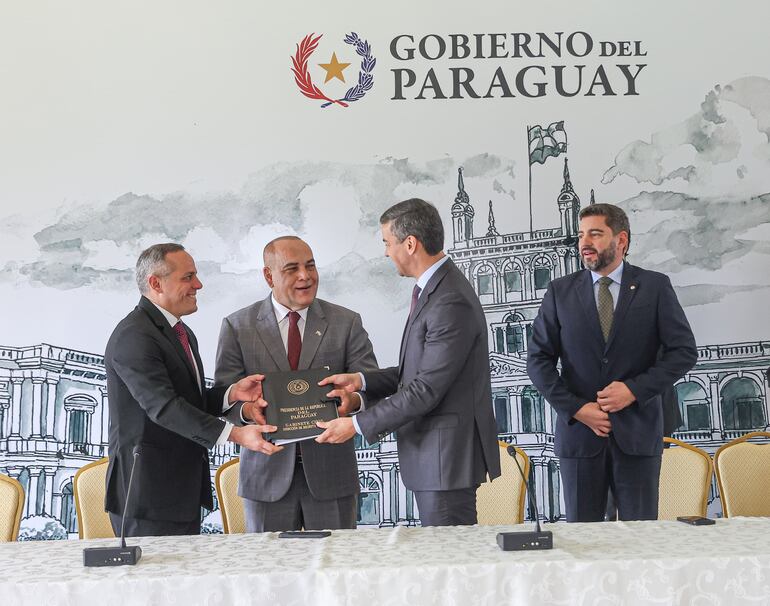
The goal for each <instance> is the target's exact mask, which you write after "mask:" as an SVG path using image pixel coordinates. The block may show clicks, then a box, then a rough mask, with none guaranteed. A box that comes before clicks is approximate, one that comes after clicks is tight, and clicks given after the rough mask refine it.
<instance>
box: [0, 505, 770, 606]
mask: <svg viewBox="0 0 770 606" xmlns="http://www.w3.org/2000/svg"><path fill="white" fill-rule="evenodd" d="M522 528H524V527H477V526H472V527H453V528H403V527H397V528H394V529H387V530H386V529H380V530H375V529H364V530H355V531H352V530H347V531H335V532H334V533H333V534H332V536H331V537H329V538H326V539H316V540H310V539H279V538H278V536H277V535H276V534H264V535H229V536H222V535H213V536H199V537H160V538H143V539H132V540H130V541H129V544H139V545H141V547H142V549H143V551H144V554H143V556H142V559H141V561H140V563H139V565H137V566H124V567H119V568H84V567H83V565H82V549H83V547H84V546H100V545H109V544H113V542H112V541H109V540H97V541H55V542H45V543H43V542H40V543H6V544H0V605H2V606H11V605H14V606H15V605H17V604H18V605H21V604H34V605H35V606H41V605H44V604H77V605H87V604H95V605H98V606H114V605H120V604H163V605H173V604H180V605H189V604H207V605H211V606H214V605H219V604H221V605H229V604H249V603H255V604H257V603H258V604H265V605H269V604H276V605H297V606H307V605H310V604H323V605H326V604H335V605H336V604H344V605H349V606H366V605H370V604H371V605H375V604H393V605H397V606H409V605H415V606H417V605H423V604H436V605H439V604H440V605H442V606H449V605H457V606H467V605H476V604H479V605H486V604H490V605H493V604H494V605H499V604H592V605H597V606H598V605H602V606H606V605H610V604H618V605H624V606H625V605H630V604H655V605H664V604H687V605H703V606H706V605H708V606H714V605H717V604H724V605H727V606H735V605H738V604H752V605H754V606H760V605H767V604H770V519H768V518H753V519H750V518H734V519H731V520H718V521H717V524H716V525H714V526H703V527H694V526H687V525H685V524H681V523H678V522H630V523H597V524H557V525H549V526H548V528H549V529H550V530H552V531H553V534H554V540H553V542H554V549H553V550H551V551H538V552H528V553H522V552H503V551H501V550H500V549H499V548H498V547H497V544H496V542H495V535H496V533H497V532H499V531H510V530H513V529H516V530H520V529H522Z"/></svg>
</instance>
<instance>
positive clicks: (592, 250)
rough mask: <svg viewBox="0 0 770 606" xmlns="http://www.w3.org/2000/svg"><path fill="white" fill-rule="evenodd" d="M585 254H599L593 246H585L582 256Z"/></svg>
mask: <svg viewBox="0 0 770 606" xmlns="http://www.w3.org/2000/svg"><path fill="white" fill-rule="evenodd" d="M584 252H592V253H594V254H599V253H598V252H597V250H596V249H595V248H594V247H593V246H584V247H583V248H581V249H580V254H581V255H582V254H583V253H584Z"/></svg>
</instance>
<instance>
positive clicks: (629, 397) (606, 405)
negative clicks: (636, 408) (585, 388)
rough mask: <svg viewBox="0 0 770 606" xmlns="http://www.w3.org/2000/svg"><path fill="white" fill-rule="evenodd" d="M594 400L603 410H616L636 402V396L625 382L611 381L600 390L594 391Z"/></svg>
mask: <svg viewBox="0 0 770 606" xmlns="http://www.w3.org/2000/svg"><path fill="white" fill-rule="evenodd" d="M596 402H597V403H598V404H599V406H600V407H601V409H602V410H603V411H604V412H618V411H619V410H623V409H624V408H625V407H626V406H630V405H631V404H633V403H634V402H636V396H634V394H632V393H631V390H630V389H629V388H628V387H626V384H625V383H621V382H620V381H613V382H612V383H610V384H609V385H607V387H605V388H604V389H602V390H601V391H597V392H596Z"/></svg>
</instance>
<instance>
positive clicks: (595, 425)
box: [575, 402, 612, 438]
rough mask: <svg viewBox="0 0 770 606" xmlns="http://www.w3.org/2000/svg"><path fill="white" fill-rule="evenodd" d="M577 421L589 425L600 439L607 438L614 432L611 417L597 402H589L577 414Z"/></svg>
mask: <svg viewBox="0 0 770 606" xmlns="http://www.w3.org/2000/svg"><path fill="white" fill-rule="evenodd" d="M575 419H576V420H578V421H580V422H581V423H582V424H583V425H587V426H588V427H590V428H591V430H593V432H594V433H595V434H596V435H597V436H599V437H600V438H606V437H607V436H608V435H609V434H610V432H611V431H612V424H611V423H610V415H608V414H607V413H606V412H604V411H603V410H602V409H601V408H600V407H599V404H597V403H596V402H588V403H587V404H583V406H582V407H581V408H580V410H578V411H577V412H576V413H575Z"/></svg>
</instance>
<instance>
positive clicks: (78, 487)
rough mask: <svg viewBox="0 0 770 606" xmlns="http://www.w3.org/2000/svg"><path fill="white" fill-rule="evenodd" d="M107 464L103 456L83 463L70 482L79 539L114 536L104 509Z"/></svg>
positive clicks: (107, 460)
mask: <svg viewBox="0 0 770 606" xmlns="http://www.w3.org/2000/svg"><path fill="white" fill-rule="evenodd" d="M108 464H109V459H108V458H107V457H104V458H103V459H99V460H98V461H94V462H93V463H89V464H88V465H84V466H83V467H81V468H80V469H79V470H78V471H77V473H76V474H75V479H74V480H73V482H72V484H73V486H74V491H73V492H74V493H75V508H76V511H77V516H78V536H79V537H80V538H81V539H104V538H109V537H114V536H115V533H114V531H113V530H112V525H111V524H110V516H109V514H108V513H107V512H106V511H105V510H104V495H105V492H106V490H107V488H106V480H107V465H108Z"/></svg>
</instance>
